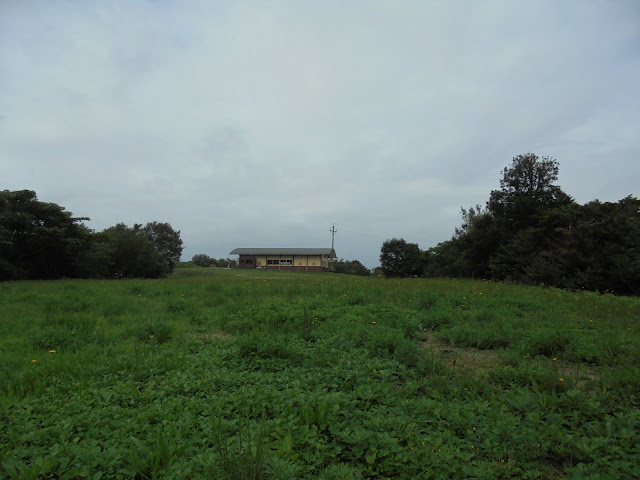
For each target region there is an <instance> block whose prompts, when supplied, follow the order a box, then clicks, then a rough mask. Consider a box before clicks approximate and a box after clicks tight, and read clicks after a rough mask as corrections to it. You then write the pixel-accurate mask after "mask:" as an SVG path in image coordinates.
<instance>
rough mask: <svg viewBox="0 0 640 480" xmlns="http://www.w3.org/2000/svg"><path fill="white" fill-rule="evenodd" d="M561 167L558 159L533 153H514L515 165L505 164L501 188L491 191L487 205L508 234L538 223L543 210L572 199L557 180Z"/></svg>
mask: <svg viewBox="0 0 640 480" xmlns="http://www.w3.org/2000/svg"><path fill="white" fill-rule="evenodd" d="M559 168H560V167H559V164H558V162H557V161H556V160H555V159H553V158H550V157H542V159H539V158H538V156H537V155H535V154H533V153H525V154H522V155H518V156H516V157H514V158H513V161H512V163H511V166H510V167H505V168H504V170H503V172H502V179H501V180H500V190H493V191H492V192H491V195H490V197H489V202H488V203H487V208H488V211H489V212H490V213H491V215H492V216H493V217H494V218H496V219H497V220H498V221H500V222H501V228H502V229H503V230H504V232H503V233H504V234H505V235H508V234H513V233H515V232H516V231H518V230H520V229H522V228H527V227H530V226H533V225H535V223H536V221H537V220H536V219H537V215H538V214H540V213H541V212H545V211H547V210H549V209H552V208H558V207H561V206H563V205H568V204H570V203H571V202H572V200H571V197H569V196H568V195H567V194H565V193H564V192H563V191H562V190H561V188H560V187H559V186H557V185H554V183H553V182H555V181H556V180H557V179H558V171H559Z"/></svg>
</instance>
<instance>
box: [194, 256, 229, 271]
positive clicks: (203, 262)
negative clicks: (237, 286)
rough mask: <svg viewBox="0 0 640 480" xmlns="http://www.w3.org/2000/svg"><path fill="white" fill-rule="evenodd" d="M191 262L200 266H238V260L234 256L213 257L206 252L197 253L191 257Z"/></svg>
mask: <svg viewBox="0 0 640 480" xmlns="http://www.w3.org/2000/svg"><path fill="white" fill-rule="evenodd" d="M191 263H193V264H195V265H198V266H199V267H222V268H233V267H237V266H238V261H237V260H235V259H233V258H217V259H216V258H213V257H210V256H209V255H207V254H206V253H196V254H195V255H194V256H193V257H191Z"/></svg>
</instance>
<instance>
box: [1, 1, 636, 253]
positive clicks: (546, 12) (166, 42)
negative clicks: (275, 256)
mask: <svg viewBox="0 0 640 480" xmlns="http://www.w3.org/2000/svg"><path fill="white" fill-rule="evenodd" d="M33 5H37V6H38V8H32V7H33ZM639 19H640V10H639V9H638V6H637V3H636V2H633V1H626V2H625V1H621V2H615V3H590V4H585V3H584V2H579V1H577V0H576V1H569V2H564V3H558V2H553V1H551V0H549V1H542V2H528V3H521V2H506V1H500V0H495V1H489V2H483V3H465V4H464V5H463V4H455V3H452V2H422V1H413V0H403V1H399V2H394V3H389V2H369V1H366V2H365V1H355V2H348V3H344V2H337V1H327V2H303V3H300V2H289V1H285V0H282V1H275V2H269V3H264V2H258V1H253V2H233V3H232V2H212V1H204V0H202V1H193V2H188V3H184V2H180V3H178V2H166V1H158V2H143V1H132V2H126V3H108V4H105V3H102V2H92V1H87V2H82V3H81V4H73V3H66V4H60V5H53V4H47V3H39V2H33V3H30V2H5V3H4V4H2V5H1V6H0V42H1V43H2V45H3V49H2V51H0V87H1V90H2V92H3V94H2V95H0V112H2V114H1V115H0V166H1V167H2V171H3V180H4V181H5V185H4V186H3V188H15V189H17V188H32V189H34V190H36V191H37V192H38V194H39V196H40V197H41V198H43V199H46V200H48V201H53V202H58V203H60V204H62V205H64V206H66V207H67V208H68V209H69V210H72V211H73V212H74V213H76V214H80V215H87V216H90V217H92V222H91V226H92V227H93V228H98V229H100V228H104V227H106V226H109V225H112V224H114V223H116V222H117V221H127V222H130V223H133V222H144V221H150V220H163V221H170V222H171V223H172V224H175V227H176V228H178V229H180V230H181V231H182V235H183V238H184V241H185V245H186V249H185V256H186V257H190V256H191V255H193V254H194V253H198V252H205V253H208V254H210V255H215V256H226V255H227V253H228V252H229V251H230V250H231V249H232V248H234V247H237V246H261V245H262V246H278V245H289V246H322V245H325V244H327V243H328V242H329V241H330V235H329V232H328V228H329V226H330V225H331V223H332V222H334V221H335V222H336V223H337V226H338V230H339V233H338V235H337V238H336V240H337V242H338V243H337V250H338V254H339V255H340V256H342V257H344V258H357V259H360V260H362V261H364V262H365V264H367V265H368V266H374V265H375V264H376V263H377V257H378V254H379V249H380V245H381V243H382V241H384V240H385V239H386V238H389V237H391V236H405V238H406V239H407V240H409V241H414V242H418V243H420V245H421V246H422V247H423V248H427V247H429V246H433V245H435V244H436V243H437V242H439V241H443V240H446V239H448V238H449V237H450V235H451V233H453V229H454V227H455V226H456V225H457V224H458V223H459V221H460V216H459V211H460V207H461V206H469V205H473V204H476V203H481V204H482V203H484V202H485V201H486V200H487V198H488V194H489V192H490V190H491V189H494V188H497V186H498V180H499V175H500V171H501V169H502V168H503V167H504V166H506V165H508V164H509V163H510V161H511V158H512V157H513V156H514V155H517V154H519V153H524V152H528V151H534V152H536V153H538V154H540V155H550V156H553V157H555V158H557V159H558V160H559V161H560V167H561V168H560V184H561V185H562V186H563V188H564V189H565V191H566V192H567V193H569V194H571V195H573V196H574V197H575V198H576V199H577V200H579V201H582V202H585V201H589V200H591V199H593V198H596V197H598V198H601V199H603V200H617V199H619V198H621V197H623V196H625V195H628V194H632V193H636V192H634V190H637V187H636V186H635V182H634V181H633V179H635V178H637V177H638V175H639V174H640V171H639V170H638V168H640V167H638V166H637V162H636V159H637V157H638V153H640V140H639V139H638V137H637V134H636V132H637V130H638V126H639V124H640V121H639V120H640V118H639V116H640V114H639V113H638V112H640V108H638V107H640V105H639V103H640V100H639V99H640V97H639V96H638V95H637V93H638V89H637V85H639V84H640V66H639V65H640V62H639V61H638V60H639V58H638V57H639V56H640V53H639V52H640V49H638V46H640V37H639V34H638V29H637V25H638V20H639Z"/></svg>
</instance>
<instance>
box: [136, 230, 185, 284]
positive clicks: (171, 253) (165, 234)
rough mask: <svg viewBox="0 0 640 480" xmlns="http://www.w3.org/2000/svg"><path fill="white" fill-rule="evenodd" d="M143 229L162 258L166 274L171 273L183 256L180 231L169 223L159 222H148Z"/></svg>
mask: <svg viewBox="0 0 640 480" xmlns="http://www.w3.org/2000/svg"><path fill="white" fill-rule="evenodd" d="M142 231H144V232H145V233H146V234H147V237H148V238H149V241H150V242H151V244H152V245H153V248H154V249H155V250H156V252H157V253H158V255H159V256H160V258H161V259H162V263H163V267H164V270H165V272H164V273H165V275H169V274H170V273H171V272H173V269H174V268H175V266H176V263H178V262H179V261H180V257H181V256H182V239H181V238H180V231H176V230H174V229H173V228H172V227H171V225H169V224H168V223H159V222H149V223H147V224H146V225H145V226H144V228H142Z"/></svg>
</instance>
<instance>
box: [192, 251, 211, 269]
mask: <svg viewBox="0 0 640 480" xmlns="http://www.w3.org/2000/svg"><path fill="white" fill-rule="evenodd" d="M191 261H192V262H193V263H195V264H196V265H198V266H200V267H208V266H209V265H214V264H215V263H216V260H215V258H211V257H209V255H206V254H204V253H196V254H195V255H194V256H193V257H191Z"/></svg>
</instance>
